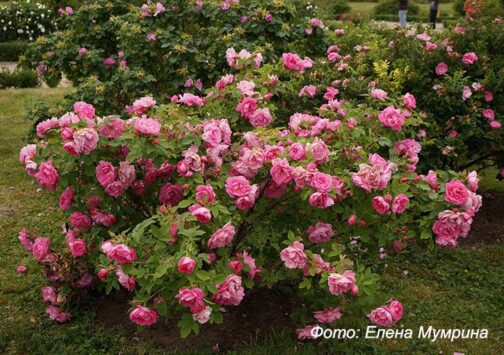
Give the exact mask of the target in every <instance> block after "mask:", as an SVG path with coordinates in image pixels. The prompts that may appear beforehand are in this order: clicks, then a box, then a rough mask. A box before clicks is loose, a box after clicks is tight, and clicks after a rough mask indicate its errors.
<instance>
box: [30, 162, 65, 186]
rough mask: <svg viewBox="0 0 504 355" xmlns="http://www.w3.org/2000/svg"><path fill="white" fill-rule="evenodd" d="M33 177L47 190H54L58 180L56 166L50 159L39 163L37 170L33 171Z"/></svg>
mask: <svg viewBox="0 0 504 355" xmlns="http://www.w3.org/2000/svg"><path fill="white" fill-rule="evenodd" d="M35 179H36V180H37V182H38V183H39V184H40V185H41V186H42V187H44V188H46V189H47V190H50V191H55V190H56V188H57V187H58V182H59V174H58V171H57V170H56V168H54V166H53V163H52V161H50V160H49V161H45V162H43V163H41V164H40V167H39V171H37V172H36V173H35Z"/></svg>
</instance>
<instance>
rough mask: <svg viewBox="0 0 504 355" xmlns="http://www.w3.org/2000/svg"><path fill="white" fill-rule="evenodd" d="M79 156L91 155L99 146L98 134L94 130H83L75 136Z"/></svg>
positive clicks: (75, 145) (76, 150) (75, 146)
mask: <svg viewBox="0 0 504 355" xmlns="http://www.w3.org/2000/svg"><path fill="white" fill-rule="evenodd" d="M73 139H74V148H75V152H76V153H77V154H85V155H89V154H91V153H92V152H93V150H95V149H96V147H97V146H98V140H99V138H98V133H97V132H96V130H95V129H94V128H83V129H80V130H78V131H77V132H75V133H74V134H73Z"/></svg>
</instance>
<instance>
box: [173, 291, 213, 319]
mask: <svg viewBox="0 0 504 355" xmlns="http://www.w3.org/2000/svg"><path fill="white" fill-rule="evenodd" d="M204 297H205V293H204V292H203V290H201V289H200V288H198V287H194V288H192V289H189V288H187V287H183V288H181V289H180V290H179V292H178V294H177V295H176V296H175V298H177V299H178V300H179V303H180V304H181V305H182V306H184V307H187V308H189V309H190V310H191V313H193V314H194V313H198V312H201V311H202V310H204V309H206V305H205V301H204V300H203V298H204Z"/></svg>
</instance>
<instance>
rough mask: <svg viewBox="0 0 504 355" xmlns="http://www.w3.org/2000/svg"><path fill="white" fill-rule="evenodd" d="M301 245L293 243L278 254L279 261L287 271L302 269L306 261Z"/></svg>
mask: <svg viewBox="0 0 504 355" xmlns="http://www.w3.org/2000/svg"><path fill="white" fill-rule="evenodd" d="M303 250H304V245H303V243H300V242H297V241H296V242H294V243H292V244H291V245H289V246H288V247H287V248H285V249H283V250H282V251H281V252H280V259H281V260H282V261H283V262H284V264H285V266H286V267H287V268H289V269H302V268H304V266H305V265H306V262H307V261H308V257H307V256H306V254H305V252H304V251H303Z"/></svg>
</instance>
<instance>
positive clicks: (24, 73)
mask: <svg viewBox="0 0 504 355" xmlns="http://www.w3.org/2000/svg"><path fill="white" fill-rule="evenodd" d="M39 85H40V82H39V77H38V75H37V72H36V71H35V70H32V69H16V70H14V71H13V72H10V71H9V70H2V71H0V89H5V88H11V87H13V88H34V87H37V86H39Z"/></svg>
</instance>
